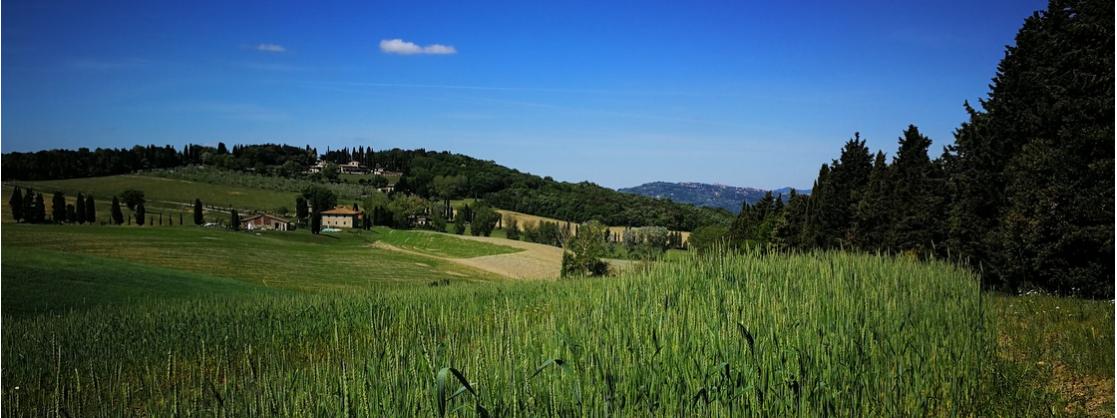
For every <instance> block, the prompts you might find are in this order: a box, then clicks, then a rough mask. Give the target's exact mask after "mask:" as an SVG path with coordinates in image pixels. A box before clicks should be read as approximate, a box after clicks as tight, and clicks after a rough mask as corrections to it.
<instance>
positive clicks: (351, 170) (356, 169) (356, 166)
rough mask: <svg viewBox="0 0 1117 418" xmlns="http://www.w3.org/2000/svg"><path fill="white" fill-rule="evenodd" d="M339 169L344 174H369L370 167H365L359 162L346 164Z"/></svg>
mask: <svg viewBox="0 0 1117 418" xmlns="http://www.w3.org/2000/svg"><path fill="white" fill-rule="evenodd" d="M338 168H339V169H341V172H342V173H343V174H367V173H368V167H365V166H364V165H362V164H361V163H359V162H357V161H350V162H347V163H345V164H342V165H339V166H338Z"/></svg>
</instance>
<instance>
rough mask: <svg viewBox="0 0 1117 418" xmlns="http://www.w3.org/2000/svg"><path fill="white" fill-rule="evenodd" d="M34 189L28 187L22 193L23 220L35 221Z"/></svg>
mask: <svg viewBox="0 0 1117 418" xmlns="http://www.w3.org/2000/svg"><path fill="white" fill-rule="evenodd" d="M35 214H36V210H35V191H34V190H31V189H30V188H28V189H26V190H24V193H23V221H24V222H28V223H35Z"/></svg>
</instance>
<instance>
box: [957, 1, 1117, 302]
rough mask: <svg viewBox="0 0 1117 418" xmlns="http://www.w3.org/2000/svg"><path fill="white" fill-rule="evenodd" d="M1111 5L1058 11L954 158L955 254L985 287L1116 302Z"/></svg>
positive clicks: (1034, 21)
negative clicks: (976, 270) (977, 269)
mask: <svg viewBox="0 0 1117 418" xmlns="http://www.w3.org/2000/svg"><path fill="white" fill-rule="evenodd" d="M1112 14H1113V3H1112V2H1106V1H1097V0H1067V1H1064V0H1054V1H1051V2H1050V3H1049V4H1048V7H1047V10H1045V11H1043V12H1041V13H1037V14H1034V15H1033V16H1031V17H1029V18H1028V19H1027V20H1026V21H1025V22H1024V25H1023V27H1022V28H1021V29H1020V31H1019V32H1018V33H1017V35H1016V42H1015V46H1012V47H1009V48H1007V51H1006V54H1005V56H1004V58H1003V59H1002V60H1001V62H1000V64H999V65H998V67H997V74H996V76H995V77H994V78H993V82H992V84H991V85H990V91H989V95H988V97H987V98H986V99H985V100H982V102H981V108H982V110H980V111H979V110H976V109H973V108H972V107H969V106H967V108H966V110H967V112H969V114H970V118H969V121H967V122H966V123H964V124H963V125H962V127H961V128H959V129H958V131H957V132H956V135H955V146H954V147H952V148H951V149H950V150H949V151H950V152H949V154H950V158H949V161H950V163H949V164H947V167H948V168H949V169H950V182H951V190H952V191H953V195H952V202H951V203H952V205H951V216H950V248H951V253H952V254H956V255H958V256H960V257H962V258H963V259H964V260H969V261H970V262H971V263H974V264H975V265H980V266H981V267H982V271H983V272H985V279H986V283H987V284H992V285H994V286H1000V287H1005V288H1008V289H1019V288H1022V287H1030V286H1037V287H1041V288H1044V289H1047V290H1050V291H1055V292H1059V293H1063V294H1080V295H1087V296H1094V297H1102V298H1107V299H1112V298H1113V283H1114V270H1113V268H1114V265H1113V261H1112V260H1113V258H1114V254H1113V226H1114V223H1113V219H1114V213H1113V207H1114V204H1113V202H1114V201H1113V196H1114V194H1113V190H1114V185H1113V173H1114V165H1113V164H1114V154H1113V138H1114V124H1113V114H1114V101H1113V95H1114V93H1113V91H1114V90H1113V86H1114V80H1113V75H1114V67H1113V62H1114V54H1113V38H1114V31H1113V27H1114V24H1113V19H1112Z"/></svg>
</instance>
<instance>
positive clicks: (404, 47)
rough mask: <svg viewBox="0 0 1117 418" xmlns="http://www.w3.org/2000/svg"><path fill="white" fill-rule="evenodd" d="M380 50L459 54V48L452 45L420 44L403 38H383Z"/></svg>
mask: <svg viewBox="0 0 1117 418" xmlns="http://www.w3.org/2000/svg"><path fill="white" fill-rule="evenodd" d="M380 52H383V53H385V54H399V55H416V54H429V55H450V54H457V53H458V50H457V49H455V48H454V47H453V46H452V45H442V44H430V45H427V46H419V45H418V44H416V43H414V42H408V41H405V40H403V39H399V38H396V39H383V40H381V41H380Z"/></svg>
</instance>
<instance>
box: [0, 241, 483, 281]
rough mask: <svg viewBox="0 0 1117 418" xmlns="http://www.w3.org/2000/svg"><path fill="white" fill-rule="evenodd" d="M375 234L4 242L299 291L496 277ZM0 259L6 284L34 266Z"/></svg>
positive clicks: (17, 247)
mask: <svg viewBox="0 0 1117 418" xmlns="http://www.w3.org/2000/svg"><path fill="white" fill-rule="evenodd" d="M401 234H405V235H406V234H422V233H420V232H408V231H404V232H401ZM377 238H378V233H376V232H364V231H346V232H340V233H331V234H322V235H318V236H314V235H311V234H310V233H308V232H306V231H296V232H286V233H285V232H260V233H250V232H229V231H225V230H223V229H207V228H199V227H181V228H180V227H175V228H166V227H165V228H158V227H151V228H149V227H144V228H137V227H131V228H129V227H113V226H80V225H79V226H72V225H23V224H18V225H17V224H7V225H5V226H4V233H3V246H4V249H5V250H7V249H9V248H11V249H14V250H16V252H18V251H23V252H27V251H30V250H45V251H49V252H50V253H49V254H58V253H62V254H77V255H85V256H94V257H100V258H102V259H107V260H115V261H117V262H120V263H126V264H134V265H141V266H149V267H159V268H165V269H174V270H179V271H183V272H187V273H196V274H205V275H210V276H214V277H220V278H227V279H233V280H237V281H241V282H247V283H248V284H251V285H254V286H261V287H265V288H276V289H285V290H295V291H304V292H307V291H330V290H339V291H340V290H344V291H351V290H360V289H368V288H373V287H380V286H384V285H397V284H400V285H409V284H417V283H418V284H426V283H428V282H430V281H432V280H437V279H449V280H452V281H463V280H464V281H478V280H492V279H495V278H496V277H494V276H491V275H489V274H487V273H483V272H480V271H477V270H472V269H468V268H465V267H462V266H459V265H457V264H453V263H448V262H443V261H440V260H437V259H432V258H429V257H421V256H415V255H408V254H403V253H399V252H395V251H388V250H382V249H377V248H373V247H372V246H371V245H370V244H371V243H372V242H373V241H374V240H376V239H377ZM493 247H496V246H493ZM499 248H500V247H498V249H499ZM486 249H487V247H481V248H480V249H478V250H476V251H478V252H483V251H485V250H486ZM5 253H7V251H5ZM3 259H4V271H3V277H4V286H5V288H7V287H8V286H9V284H11V285H17V284H18V283H20V281H21V278H22V277H23V275H24V272H25V271H26V270H29V269H31V268H33V267H34V265H33V264H32V263H28V262H26V261H25V258H22V257H14V256H13V257H9V256H7V255H5V256H4V257H3Z"/></svg>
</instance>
